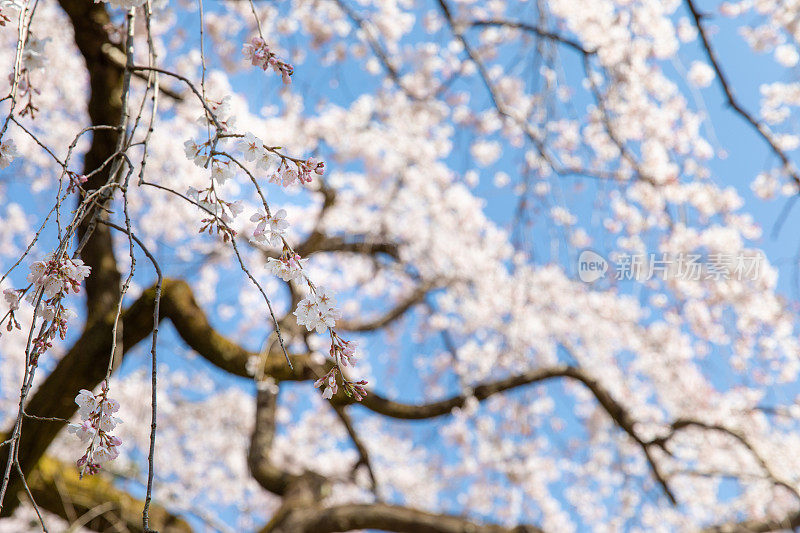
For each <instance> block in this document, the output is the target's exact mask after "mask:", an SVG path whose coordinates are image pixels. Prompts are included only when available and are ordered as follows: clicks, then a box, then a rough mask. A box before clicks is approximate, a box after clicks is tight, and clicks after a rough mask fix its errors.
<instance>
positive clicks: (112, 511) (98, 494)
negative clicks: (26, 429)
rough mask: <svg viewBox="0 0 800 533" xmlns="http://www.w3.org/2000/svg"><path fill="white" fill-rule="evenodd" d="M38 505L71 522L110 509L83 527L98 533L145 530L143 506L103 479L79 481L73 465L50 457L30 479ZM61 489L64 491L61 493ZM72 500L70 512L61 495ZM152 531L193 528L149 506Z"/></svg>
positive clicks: (174, 532) (186, 531)
mask: <svg viewBox="0 0 800 533" xmlns="http://www.w3.org/2000/svg"><path fill="white" fill-rule="evenodd" d="M28 485H29V487H30V489H31V493H32V494H33V496H34V498H36V503H37V504H38V505H39V506H40V507H41V508H43V509H46V510H48V511H50V512H51V513H53V514H56V515H58V516H60V517H61V518H64V519H65V520H67V521H70V522H72V521H73V520H72V519H71V517H70V515H73V516H74V515H75V514H77V515H79V516H81V515H85V514H86V513H90V512H92V511H93V510H95V509H97V508H98V507H99V506H101V505H103V504H108V503H110V504H111V505H110V506H109V508H108V509H107V510H106V511H104V512H102V513H98V515H97V516H96V517H94V518H92V519H91V520H88V521H87V522H86V523H85V524H84V525H83V526H84V527H86V528H89V529H93V530H95V531H108V530H116V529H117V528H118V525H117V524H122V525H123V526H124V527H125V529H126V530H127V531H130V532H131V533H139V532H142V533H143V532H144V530H143V529H142V505H143V502H141V501H140V500H138V499H136V498H134V497H132V496H130V495H129V494H128V493H126V492H124V491H121V490H119V489H117V488H116V487H115V486H114V484H113V483H111V482H110V481H109V480H108V479H106V477H105V476H103V475H96V476H92V477H88V478H84V479H80V478H79V477H78V472H77V470H76V468H75V466H74V465H73V464H64V463H62V462H60V461H58V460H56V459H53V458H51V457H44V458H43V459H42V460H41V461H40V462H39V466H38V468H37V469H36V472H34V473H33V474H32V475H31V476H30V477H29V479H28ZM59 487H61V490H59ZM62 490H63V491H65V492H66V495H67V496H69V509H68V505H67V504H66V502H65V501H64V499H63V498H62V495H61V491H62ZM150 523H151V527H152V528H153V529H155V530H158V531H159V532H160V533H189V532H190V531H192V528H191V527H190V526H189V524H188V523H187V522H186V521H185V520H183V519H182V518H180V517H178V516H175V515H173V514H171V513H169V511H167V510H166V509H164V508H163V507H161V506H159V505H151V506H150Z"/></svg>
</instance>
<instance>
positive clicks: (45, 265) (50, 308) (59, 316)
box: [6, 254, 91, 365]
mask: <svg viewBox="0 0 800 533" xmlns="http://www.w3.org/2000/svg"><path fill="white" fill-rule="evenodd" d="M90 271H91V267H89V266H87V265H84V264H83V261H81V260H80V259H70V258H69V257H67V256H66V255H63V254H62V255H60V256H59V257H58V258H56V256H54V255H53V254H49V255H48V256H47V257H45V258H44V259H43V260H42V261H36V262H35V263H33V264H32V265H31V271H30V274H28V281H30V282H31V283H32V284H33V288H34V290H32V291H29V292H28V295H27V299H28V301H30V302H31V303H34V304H35V303H36V300H37V299H38V298H39V297H40V295H41V298H42V304H43V305H42V308H41V317H42V318H43V319H44V320H45V322H49V323H50V324H49V326H48V327H46V328H43V329H42V330H41V331H40V332H39V334H38V335H37V336H36V338H35V339H34V340H33V352H32V354H31V364H34V365H35V364H36V363H37V361H38V358H39V356H40V355H41V354H43V353H44V352H46V351H47V350H48V349H49V348H50V347H52V340H53V339H54V338H55V337H56V335H59V336H60V337H61V338H62V339H65V338H66V336H67V323H68V322H69V321H70V320H71V319H73V318H75V316H76V314H75V312H74V311H72V310H70V309H67V308H65V307H64V305H63V303H62V300H63V298H64V297H65V296H66V295H67V294H69V293H70V291H71V292H75V293H77V292H80V285H81V282H82V281H83V280H84V279H85V278H86V276H88V275H89V272H90ZM6 299H7V301H9V302H11V297H10V296H9V295H8V294H6ZM15 305H18V302H15Z"/></svg>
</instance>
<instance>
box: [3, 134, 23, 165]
mask: <svg viewBox="0 0 800 533" xmlns="http://www.w3.org/2000/svg"><path fill="white" fill-rule="evenodd" d="M17 157H19V152H17V145H16V144H14V140H13V139H5V140H3V141H0V168H6V167H8V165H10V164H11V163H12V162H13V161H14V159H16V158H17Z"/></svg>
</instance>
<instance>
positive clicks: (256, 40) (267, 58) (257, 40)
mask: <svg viewBox="0 0 800 533" xmlns="http://www.w3.org/2000/svg"><path fill="white" fill-rule="evenodd" d="M242 53H243V54H244V57H245V59H247V60H248V61H249V62H250V63H251V64H252V65H253V66H254V67H261V68H262V69H263V70H264V71H266V70H268V69H269V68H272V70H274V71H275V72H277V73H278V74H280V75H281V79H282V80H283V83H285V84H286V85H289V84H291V83H292V78H291V76H292V74H294V67H293V66H292V65H290V64H289V63H287V62H285V61H283V60H282V59H279V58H278V56H277V55H275V53H274V52H272V51H271V50H270V49H269V45H268V44H267V43H266V42H264V39H262V38H261V37H253V38H252V39H250V42H249V43H245V44H244V46H243V47H242Z"/></svg>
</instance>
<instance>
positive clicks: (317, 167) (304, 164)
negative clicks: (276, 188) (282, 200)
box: [269, 157, 325, 187]
mask: <svg viewBox="0 0 800 533" xmlns="http://www.w3.org/2000/svg"><path fill="white" fill-rule="evenodd" d="M324 173H325V163H324V162H322V161H317V160H316V159H314V158H313V157H310V158H308V159H307V160H305V161H299V160H292V161H291V163H290V162H289V160H288V159H287V158H282V159H281V162H280V165H278V170H277V171H276V172H275V173H274V174H273V175H272V176H271V177H270V179H269V180H270V181H271V182H272V183H277V184H278V185H282V186H284V187H287V186H289V185H291V184H293V183H294V182H295V181H297V180H299V181H300V183H311V181H312V180H313V179H314V176H313V174H317V175H319V176H321V175H322V174H324Z"/></svg>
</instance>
